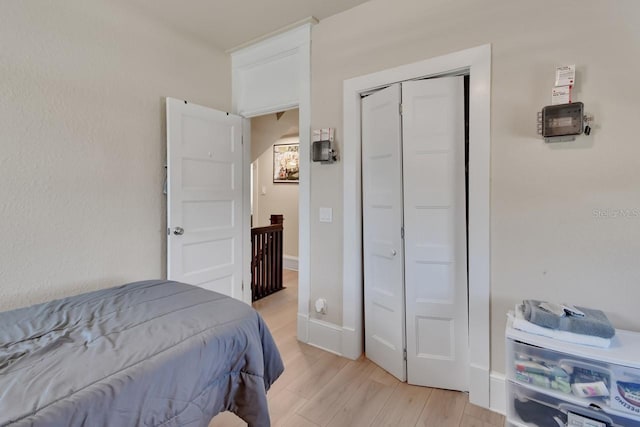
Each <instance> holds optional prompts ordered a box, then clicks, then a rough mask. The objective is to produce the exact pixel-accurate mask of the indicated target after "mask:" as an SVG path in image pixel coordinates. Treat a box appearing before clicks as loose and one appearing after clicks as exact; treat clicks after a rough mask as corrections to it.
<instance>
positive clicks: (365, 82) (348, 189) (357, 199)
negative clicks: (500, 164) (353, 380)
mask: <svg viewBox="0 0 640 427" xmlns="http://www.w3.org/2000/svg"><path fill="white" fill-rule="evenodd" d="M460 71H468V73H469V76H470V77H469V84H470V87H469V195H468V200H467V203H468V204H469V218H468V221H469V222H468V228H469V238H468V242H467V245H468V251H469V255H468V263H469V281H468V296H469V306H468V307H469V400H470V401H471V402H472V403H474V404H477V405H479V406H483V407H487V408H488V407H489V396H490V393H489V392H490V390H489V385H490V310H489V309H490V307H489V304H490V278H491V277H490V267H491V265H490V261H491V260H490V249H491V248H490V226H491V223H490V173H491V171H490V161H491V149H490V148H491V45H489V44H486V45H482V46H478V47H474V48H470V49H466V50H462V51H459V52H455V53H451V54H447V55H443V56H438V57H435V58H431V59H427V60H424V61H420V62H416V63H413V64H408V65H403V66H400V67H396V68H391V69H387V70H383V71H379V72H376V73H372V74H368V75H364V76H360V77H355V78H352V79H349V80H345V81H344V87H343V111H344V113H343V114H344V116H343V119H344V120H343V126H344V144H343V152H342V162H343V173H344V176H343V180H344V181H343V208H344V218H343V221H344V222H343V248H344V249H343V299H342V306H343V313H342V323H343V325H342V354H343V355H344V356H346V357H349V358H352V359H355V358H357V357H359V356H360V355H361V354H362V352H363V340H364V329H363V328H364V322H363V268H362V179H361V173H362V167H361V165H362V140H361V128H360V123H361V109H360V105H361V104H360V99H361V96H362V95H363V94H365V93H367V92H370V91H373V90H376V89H380V88H382V87H385V86H388V85H390V84H392V83H398V82H402V81H406V80H414V79H419V78H425V77H436V76H442V75H447V74H451V73H454V72H460Z"/></svg>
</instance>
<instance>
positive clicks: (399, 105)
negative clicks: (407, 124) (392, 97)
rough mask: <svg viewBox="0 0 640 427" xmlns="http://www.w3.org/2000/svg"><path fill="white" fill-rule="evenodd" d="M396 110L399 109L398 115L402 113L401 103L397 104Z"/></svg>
mask: <svg viewBox="0 0 640 427" xmlns="http://www.w3.org/2000/svg"><path fill="white" fill-rule="evenodd" d="M398 110H399V111H400V115H402V110H403V109H402V104H398Z"/></svg>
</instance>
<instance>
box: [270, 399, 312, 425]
mask: <svg viewBox="0 0 640 427" xmlns="http://www.w3.org/2000/svg"><path fill="white" fill-rule="evenodd" d="M274 396H275V397H270V398H269V399H268V401H269V416H270V417H271V425H272V426H279V425H282V424H284V422H285V421H286V419H287V418H288V417H289V416H290V415H291V414H292V413H295V411H296V410H297V409H298V408H300V407H301V406H302V405H304V404H305V403H307V400H306V399H304V398H302V397H300V396H299V395H298V394H296V393H292V392H290V391H288V390H282V392H281V393H278V394H276V395H274Z"/></svg>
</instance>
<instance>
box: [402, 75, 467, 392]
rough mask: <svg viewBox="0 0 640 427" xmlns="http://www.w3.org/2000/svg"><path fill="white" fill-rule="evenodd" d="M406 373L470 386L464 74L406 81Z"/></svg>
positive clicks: (432, 382) (444, 384) (416, 379)
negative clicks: (461, 75)
mask: <svg viewBox="0 0 640 427" xmlns="http://www.w3.org/2000/svg"><path fill="white" fill-rule="evenodd" d="M402 103H403V142H402V146H403V157H404V162H403V167H404V222H405V224H404V226H405V260H406V267H405V280H406V285H405V286H406V299H407V300H406V310H407V325H406V328H407V370H408V372H407V375H408V381H409V383H411V384H418V385H425V386H431V387H438V388H446V389H454V390H468V335H469V332H468V310H467V305H468V303H467V252H466V246H467V242H466V196H465V153H464V152H465V150H464V147H465V140H464V82H463V78H462V77H446V78H436V79H431V80H420V81H414V82H406V83H403V84H402Z"/></svg>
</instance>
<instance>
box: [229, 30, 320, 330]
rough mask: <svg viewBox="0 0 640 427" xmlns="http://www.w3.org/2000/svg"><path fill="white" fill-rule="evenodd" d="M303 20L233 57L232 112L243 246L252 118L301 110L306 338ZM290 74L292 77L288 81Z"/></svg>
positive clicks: (307, 117) (305, 281)
mask: <svg viewBox="0 0 640 427" xmlns="http://www.w3.org/2000/svg"><path fill="white" fill-rule="evenodd" d="M317 22H318V21H317V20H316V19H315V18H307V19H304V20H302V21H300V22H298V23H296V24H294V25H293V26H292V27H287V28H285V29H283V32H277V34H271V35H268V36H266V37H265V38H264V39H261V40H259V41H256V42H255V43H252V44H250V45H248V46H241V47H240V48H238V49H234V50H232V51H229V53H230V54H231V72H232V90H231V102H232V111H233V113H234V114H238V115H240V116H242V117H244V118H245V120H244V126H243V135H244V138H245V139H244V142H245V143H244V144H243V150H244V151H243V155H244V160H243V172H242V176H243V181H244V196H243V200H244V207H243V222H244V232H245V237H244V242H251V225H250V223H251V209H250V203H251V201H250V197H251V195H250V194H249V193H250V185H249V182H248V181H249V176H250V168H251V121H250V120H249V119H250V118H251V117H257V116H262V115H265V114H270V113H276V112H279V111H285V110H291V109H294V108H298V110H299V122H298V127H299V144H300V148H299V149H300V180H299V182H298V230H299V231H298V313H297V337H298V339H299V340H300V341H302V342H307V341H308V339H309V338H308V337H309V326H308V319H309V298H310V287H311V272H310V259H311V255H310V252H311V237H310V236H311V219H310V209H311V208H310V206H311V27H312V25H314V24H316V23H317ZM292 73H293V74H294V77H291V75H292ZM243 254H244V263H245V267H244V269H243V271H244V274H243V277H244V283H245V294H244V301H245V302H246V303H247V304H251V289H250V283H251V244H250V243H247V245H245V250H244V251H243Z"/></svg>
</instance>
